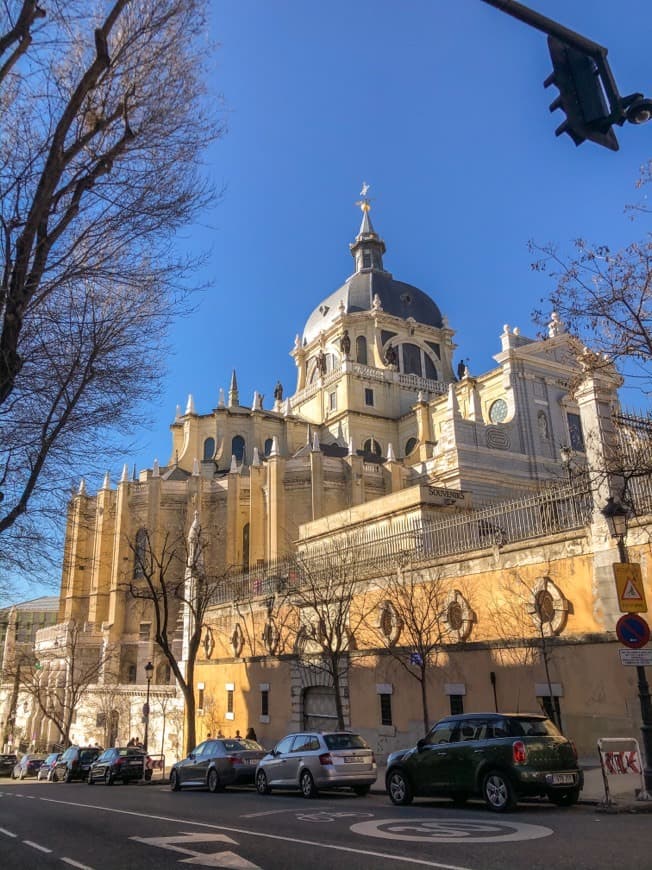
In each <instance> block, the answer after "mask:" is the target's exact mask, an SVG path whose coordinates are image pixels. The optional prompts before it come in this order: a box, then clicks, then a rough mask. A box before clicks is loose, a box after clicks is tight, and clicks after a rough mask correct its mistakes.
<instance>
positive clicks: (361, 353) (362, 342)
mask: <svg viewBox="0 0 652 870" xmlns="http://www.w3.org/2000/svg"><path fill="white" fill-rule="evenodd" d="M355 358H356V361H357V362H359V363H362V365H363V366H366V365H367V339H366V338H365V337H364V335H359V336H358V337H357V338H356V340H355Z"/></svg>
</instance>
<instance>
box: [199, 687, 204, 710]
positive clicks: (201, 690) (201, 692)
mask: <svg viewBox="0 0 652 870" xmlns="http://www.w3.org/2000/svg"><path fill="white" fill-rule="evenodd" d="M197 709H198V710H203V709H204V690H203V689H198V690H197Z"/></svg>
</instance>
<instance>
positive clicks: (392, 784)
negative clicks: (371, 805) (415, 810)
mask: <svg viewBox="0 0 652 870" xmlns="http://www.w3.org/2000/svg"><path fill="white" fill-rule="evenodd" d="M387 793H388V794H389V799H390V801H391V802H392V803H393V804H396V806H398V807H404V806H406V804H411V803H412V797H413V795H412V787H411V786H410V783H409V782H408V779H407V777H406V776H405V774H404V773H403V771H401V770H392V771H391V773H390V774H389V776H388V777H387Z"/></svg>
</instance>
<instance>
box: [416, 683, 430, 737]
mask: <svg viewBox="0 0 652 870" xmlns="http://www.w3.org/2000/svg"><path fill="white" fill-rule="evenodd" d="M419 682H420V683H421V709H422V710H423V734H424V736H425V735H426V734H427V733H428V731H430V715H429V713H428V692H427V686H426V672H425V670H422V671H421V677H420V679H419Z"/></svg>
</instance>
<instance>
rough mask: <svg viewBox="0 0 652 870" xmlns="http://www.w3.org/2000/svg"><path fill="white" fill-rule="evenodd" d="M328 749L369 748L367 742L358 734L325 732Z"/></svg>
mask: <svg viewBox="0 0 652 870" xmlns="http://www.w3.org/2000/svg"><path fill="white" fill-rule="evenodd" d="M324 741H325V743H326V746H328V748H329V749H333V750H337V749H369V744H368V743H367V742H366V740H364V739H363V738H362V737H360V735H359V734H325V735H324Z"/></svg>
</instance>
